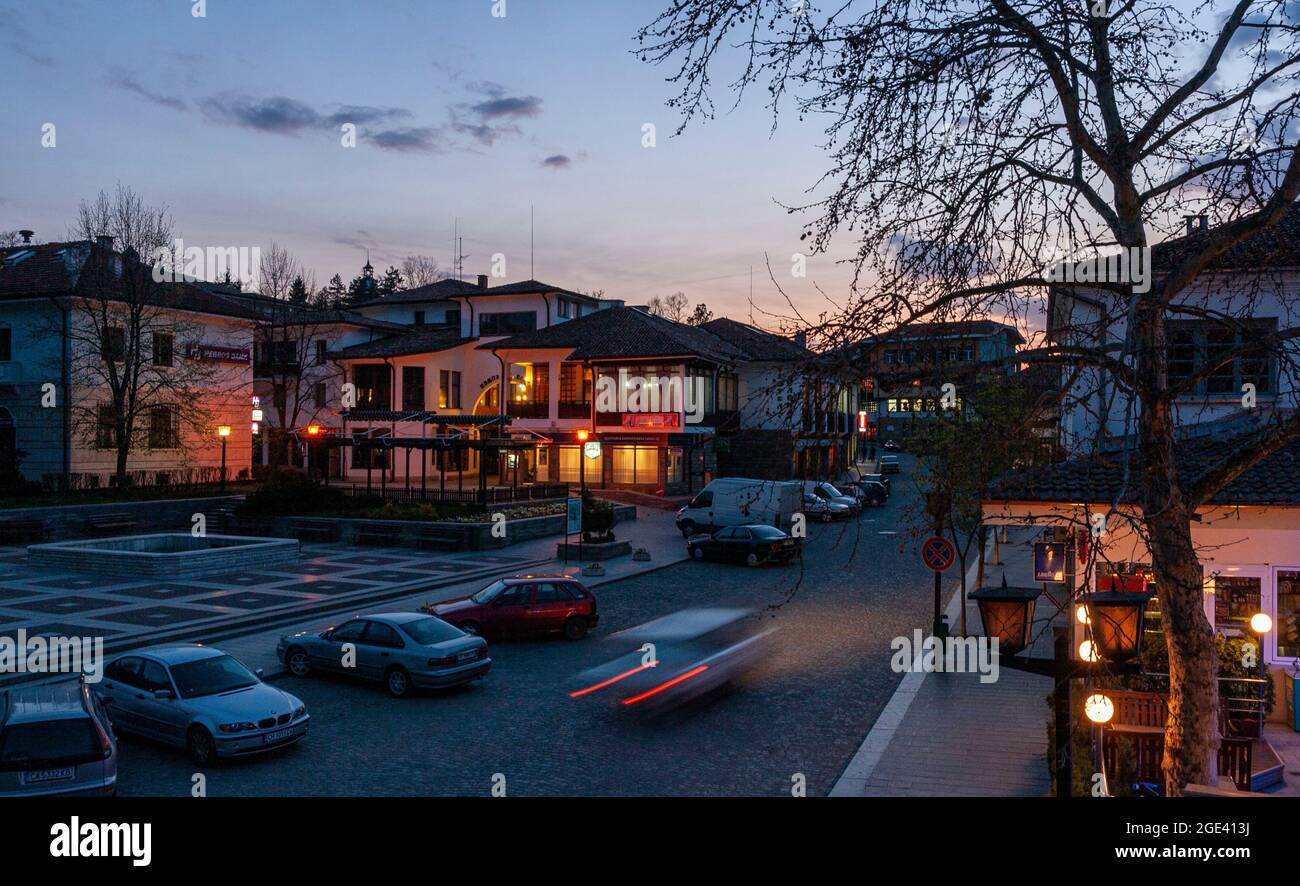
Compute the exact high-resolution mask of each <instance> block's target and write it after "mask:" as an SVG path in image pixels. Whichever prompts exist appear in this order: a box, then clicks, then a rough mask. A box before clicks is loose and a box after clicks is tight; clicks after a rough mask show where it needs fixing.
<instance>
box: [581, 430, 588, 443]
mask: <svg viewBox="0 0 1300 886" xmlns="http://www.w3.org/2000/svg"><path fill="white" fill-rule="evenodd" d="M589 436H590V435H589V434H588V433H587V432H586V431H578V442H579V443H586V442H587V437H589Z"/></svg>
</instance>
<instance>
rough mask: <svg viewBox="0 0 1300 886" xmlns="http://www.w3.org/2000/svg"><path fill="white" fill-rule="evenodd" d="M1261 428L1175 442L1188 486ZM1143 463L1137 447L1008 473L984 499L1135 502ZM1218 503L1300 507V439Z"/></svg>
mask: <svg viewBox="0 0 1300 886" xmlns="http://www.w3.org/2000/svg"><path fill="white" fill-rule="evenodd" d="M1257 433H1258V431H1250V432H1247V433H1244V434H1238V435H1237V436H1234V437H1217V438H1215V437H1202V438H1195V439H1187V440H1182V441H1180V442H1179V443H1178V444H1176V449H1175V454H1174V459H1175V463H1176V464H1177V467H1178V476H1179V480H1180V482H1181V483H1182V484H1183V486H1184V488H1186V487H1188V486H1191V485H1193V484H1195V483H1196V482H1197V481H1198V480H1199V479H1200V478H1201V477H1203V476H1205V474H1206V473H1208V472H1209V471H1210V470H1212V469H1213V468H1215V467H1216V466H1217V465H1219V464H1220V463H1221V462H1222V461H1223V459H1224V458H1225V457H1226V456H1227V455H1228V454H1229V453H1232V452H1236V451H1238V450H1239V449H1240V448H1242V447H1247V446H1250V445H1252V441H1253V440H1254V439H1255V437H1256V434H1257ZM1143 482H1144V475H1143V470H1142V461H1141V458H1140V456H1139V454H1138V453H1136V452H1133V451H1127V452H1112V453H1105V454H1102V455H1095V456H1090V457H1088V458H1082V459H1075V460H1073V461H1068V462H1061V463H1059V464H1053V465H1045V466H1042V467H1038V468H1034V469H1031V470H1028V471H1023V472H1016V473H1012V474H1008V475H1006V476H1004V477H1002V478H1000V479H999V480H998V481H996V482H995V483H994V485H993V488H992V489H991V490H990V492H989V493H988V494H987V495H986V496H985V501H989V502H994V501H1023V502H1060V503H1085V502H1086V503H1108V502H1112V501H1118V502H1120V503H1123V504H1136V503H1138V502H1140V501H1141V498H1142V490H1143V485H1142V484H1143ZM1209 503H1210V504H1214V505H1300V441H1297V442H1295V443H1292V444H1291V445H1290V446H1286V447H1283V448H1282V449H1280V450H1278V451H1277V452H1274V453H1273V454H1272V455H1270V456H1268V457H1267V458H1265V459H1264V460H1263V461H1261V462H1260V463H1259V464H1257V465H1255V466H1254V467H1252V468H1250V469H1249V470H1247V471H1245V472H1244V473H1242V474H1241V475H1240V476H1239V477H1237V479H1235V480H1233V481H1232V482H1231V483H1229V484H1228V485H1227V486H1225V487H1224V488H1223V489H1221V490H1219V491H1218V492H1217V493H1216V494H1215V495H1213V496H1211V498H1210V500H1209Z"/></svg>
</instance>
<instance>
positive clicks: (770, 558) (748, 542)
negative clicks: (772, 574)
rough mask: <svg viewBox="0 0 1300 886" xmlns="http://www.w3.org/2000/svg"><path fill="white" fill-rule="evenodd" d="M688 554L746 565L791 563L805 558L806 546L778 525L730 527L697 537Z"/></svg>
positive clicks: (690, 542) (692, 539)
mask: <svg viewBox="0 0 1300 886" xmlns="http://www.w3.org/2000/svg"><path fill="white" fill-rule="evenodd" d="M686 552H687V553H688V554H690V555H691V557H692V558H694V559H696V560H729V561H732V562H737V563H744V564H745V565H746V566H761V565H763V564H764V563H788V562H790V561H791V560H793V559H794V558H795V557H799V556H802V553H803V544H802V542H801V541H800V540H799V539H797V538H792V537H791V536H789V535H787V534H786V533H784V532H782V531H781V530H780V529H777V528H776V527H775V526H764V525H762V524H752V525H749V526H727V527H725V528H723V529H719V530H718V531H717V532H714V533H712V534H709V535H694V536H691V537H690V538H689V539H687V541H686Z"/></svg>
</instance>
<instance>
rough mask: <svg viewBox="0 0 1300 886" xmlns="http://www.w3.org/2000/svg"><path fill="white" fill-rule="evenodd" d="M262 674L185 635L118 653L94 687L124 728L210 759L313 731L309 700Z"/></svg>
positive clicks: (256, 750)
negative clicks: (171, 641) (178, 639)
mask: <svg viewBox="0 0 1300 886" xmlns="http://www.w3.org/2000/svg"><path fill="white" fill-rule="evenodd" d="M261 677H262V674H261V672H260V671H258V672H257V673H254V672H252V671H250V670H249V669H248V668H246V667H244V666H243V665H242V664H241V663H240V662H239V660H238V659H236V658H234V657H233V656H230V655H227V654H226V653H224V652H222V651H221V650H220V649H214V648H212V647H210V646H198V645H194V644H180V643H178V644H175V645H167V646H149V647H146V648H144V649H139V650H136V651H134V652H128V653H126V654H125V655H122V656H119V657H118V658H115V659H114V660H113V661H111V662H110V663H109V664H108V666H107V667H105V668H104V679H103V680H101V681H100V682H99V683H97V684H95V688H94V692H95V694H96V695H97V696H98V697H99V700H100V701H101V702H103V704H104V708H105V710H107V711H108V715H109V717H110V718H112V720H113V728H114V729H116V730H117V731H118V732H123V733H129V734H131V735H138V736H141V737H143V738H150V739H154V740H156V741H160V742H162V743H164V744H169V745H172V746H174V747H180V748H184V749H185V750H186V752H188V753H189V755H190V759H191V760H193V761H194V762H195V763H196V764H198V765H200V766H207V765H209V764H211V763H215V762H216V761H217V760H218V759H220V758H223V757H240V756H244V755H247V754H260V753H262V752H264V751H270V750H274V749H276V748H281V747H285V746H287V745H291V744H294V743H296V742H298V741H300V740H301V739H302V737H303V736H304V735H306V734H307V722H308V721H309V720H310V719H311V718H310V717H309V716H308V715H307V706H306V705H305V704H303V703H302V700H301V699H299V698H298V697H297V696H295V695H291V694H289V693H288V692H285V691H284V690H283V689H277V688H276V687H274V686H270V685H268V684H266V683H263V682H262V679H261Z"/></svg>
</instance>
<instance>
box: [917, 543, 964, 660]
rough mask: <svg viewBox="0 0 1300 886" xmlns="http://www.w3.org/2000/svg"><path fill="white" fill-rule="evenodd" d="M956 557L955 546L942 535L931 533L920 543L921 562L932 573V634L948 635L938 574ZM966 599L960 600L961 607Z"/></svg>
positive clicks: (937, 635)
mask: <svg viewBox="0 0 1300 886" xmlns="http://www.w3.org/2000/svg"><path fill="white" fill-rule="evenodd" d="M956 559H957V548H956V547H955V546H954V545H953V543H952V542H950V541H948V539H946V538H944V537H943V536H942V535H932V536H930V537H929V538H927V539H926V540H925V543H924V544H922V545H921V562H922V563H924V564H925V568H926V569H929V570H930V571H932V572H933V573H934V636H935V637H939V638H942V637H946V636H948V623H947V622H946V621H945V620H944V615H943V601H942V599H941V595H942V593H943V581H942V579H941V578H940V576H941V575H942V574H943V573H944V572H946V571H947V570H948V568H949V567H951V566H952V564H953V562H954V561H955V560H956ZM965 603H966V601H965V600H963V601H962V606H963V609H964V607H965Z"/></svg>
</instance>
